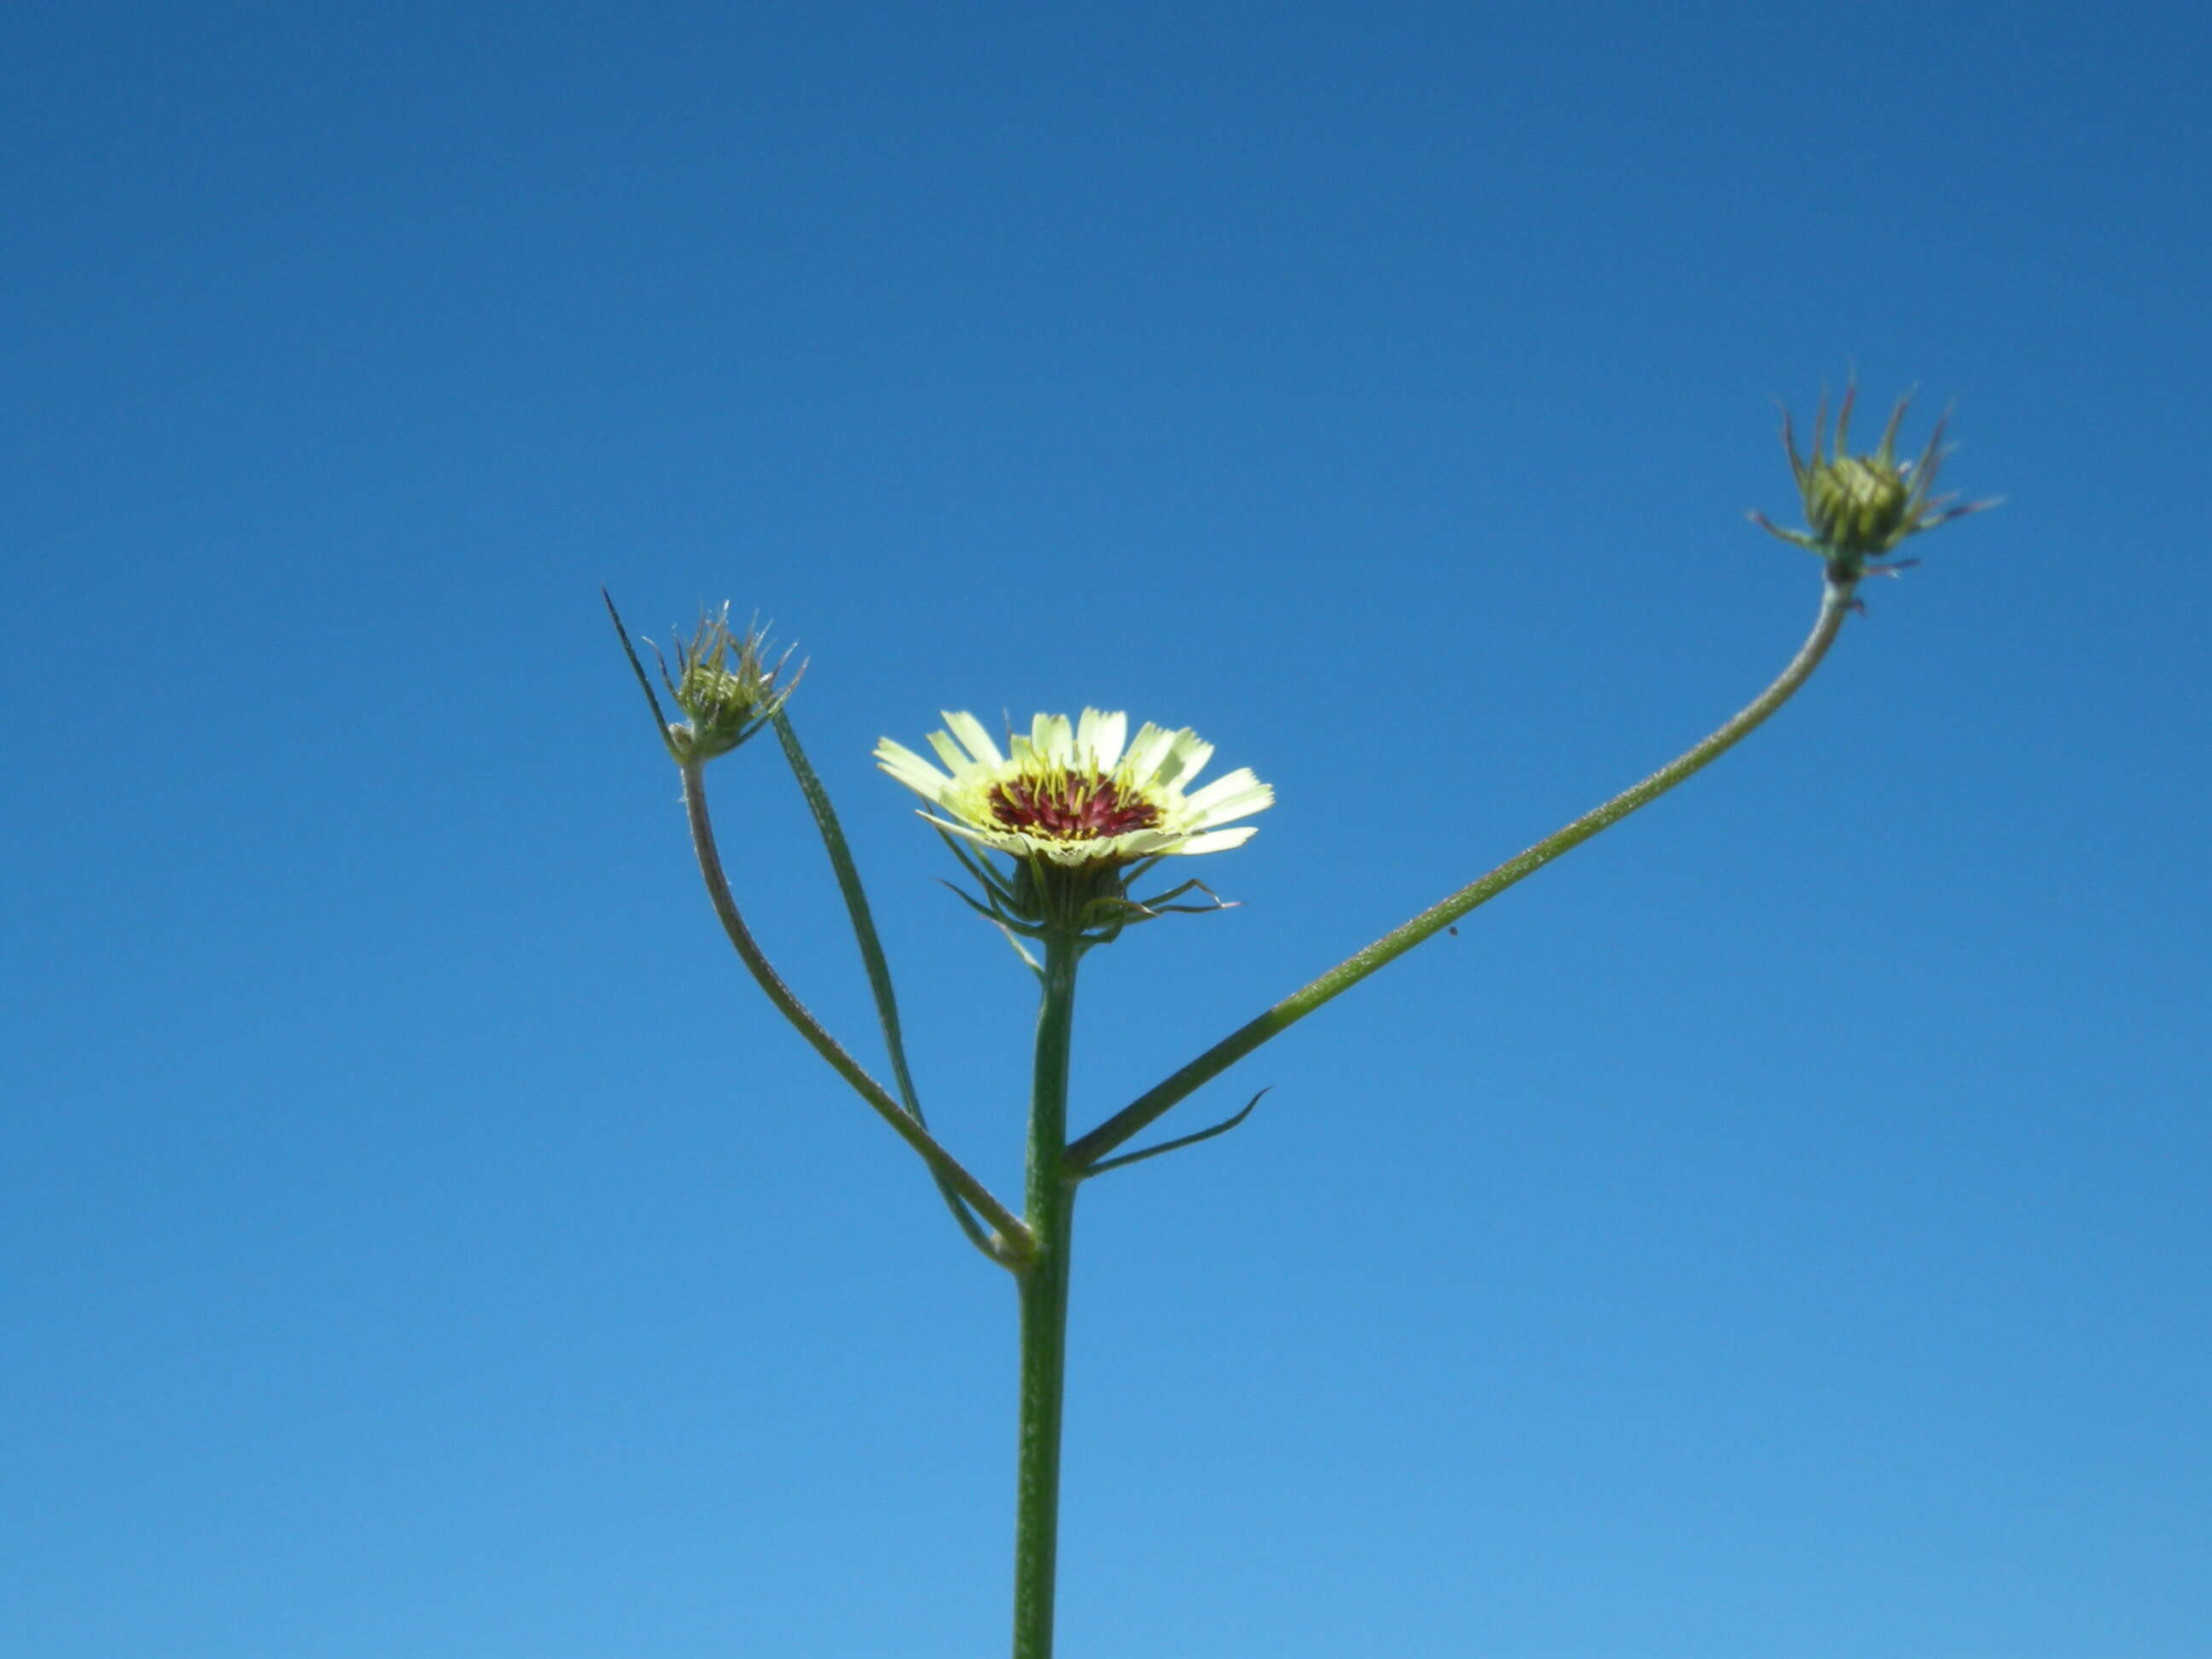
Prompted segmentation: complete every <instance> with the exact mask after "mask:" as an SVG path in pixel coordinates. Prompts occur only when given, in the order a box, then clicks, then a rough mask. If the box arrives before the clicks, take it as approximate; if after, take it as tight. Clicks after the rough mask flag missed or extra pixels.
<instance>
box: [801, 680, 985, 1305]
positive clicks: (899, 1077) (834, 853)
mask: <svg viewBox="0 0 2212 1659" xmlns="http://www.w3.org/2000/svg"><path fill="white" fill-rule="evenodd" d="M775 738H776V741H777V742H778V743H780V744H782V745H783V758H784V761H785V763H786V764H787V765H788V766H789V767H790V768H791V775H792V776H793V778H794V779H796V780H797V781H798V783H799V793H800V794H801V795H803V796H805V799H806V808H807V811H810V812H811V813H812V814H813V815H814V828H815V829H816V831H817V833H818V834H819V835H820V836H821V837H822V845H823V848H824V849H825V850H826V851H827V852H828V853H829V867H830V869H831V870H833V871H835V872H836V876H837V890H838V891H839V892H841V893H842V894H843V895H844V896H845V914H846V915H847V916H848V917H849V918H850V919H851V921H852V923H853V937H854V939H856V940H857V941H859V944H860V966H861V968H862V969H864V970H865V971H866V974H867V976H868V989H869V991H870V992H871V993H872V994H873V995H874V997H875V1000H876V1018H877V1019H878V1022H879V1023H880V1024H882V1026H883V1028H884V1048H885V1050H886V1051H887V1052H888V1053H889V1054H890V1060H891V1081H892V1082H893V1083H895V1084H896V1085H897V1086H898V1094H899V1101H900V1103H901V1104H902V1105H903V1106H904V1107H905V1108H906V1109H907V1114H908V1116H910V1117H912V1118H913V1119H914V1121H915V1122H916V1123H920V1124H922V1125H924V1126H927V1123H928V1122H929V1120H928V1119H927V1117H925V1116H923V1115H922V1111H921V1095H920V1094H918V1093H917V1092H916V1091H915V1086H914V1074H913V1073H911V1072H910V1071H908V1069H907V1063H906V1038H905V1036H904V1035H903V1034H902V1032H901V1030H900V1029H899V1012H898V997H897V994H896V992H895V991H894V990H893V989H892V987H891V969H890V963H888V962H886V961H885V960H884V945H883V940H882V939H879V938H878V937H877V934H876V919H875V916H874V915H873V914H872V912H871V911H870V910H869V908H868V893H867V890H866V888H865V887H863V886H862V885H861V884H860V866H858V865H856V864H854V862H853V849H852V848H851V847H850V846H848V844H847V842H846V840H845V829H844V826H843V825H842V824H841V823H838V822H837V809H836V807H834V806H832V805H830V804H829V791H828V790H827V789H825V788H823V787H822V780H821V779H820V778H819V777H817V776H816V775H815V772H814V768H813V766H812V765H811V763H809V762H808V760H807V758H806V750H805V749H804V748H802V747H800V745H799V733H798V732H796V731H794V730H793V728H792V724H791V720H790V717H789V716H787V714H785V713H784V712H783V710H781V708H779V709H777V710H776V711H775ZM932 1173H933V1174H934V1171H933V1172H932ZM936 1180H937V1190H938V1191H939V1192H940V1193H942V1194H944V1195H945V1206H946V1207H947V1208H948V1209H950V1210H951V1212H952V1218H953V1220H954V1221H956V1222H957V1223H958V1224H959V1225H960V1231H962V1232H963V1233H964V1234H966V1235H967V1237H968V1242H969V1243H971V1244H973V1245H974V1246H975V1248H976V1249H979V1250H981V1251H982V1253H983V1254H984V1255H987V1256H989V1257H990V1258H991V1260H992V1261H996V1262H999V1263H1000V1265H1001V1266H1004V1265H1005V1263H1006V1258H1005V1256H1004V1255H1002V1254H1001V1253H1000V1250H999V1249H998V1247H997V1246H996V1245H995V1244H994V1243H993V1242H992V1240H991V1238H990V1236H989V1235H988V1234H987V1233H986V1232H985V1231H983V1225H982V1224H981V1222H979V1221H977V1220H976V1219H975V1215H974V1213H973V1212H971V1211H970V1210H969V1208H968V1206H967V1205H966V1204H964V1203H963V1202H962V1201H961V1198H960V1194H958V1193H957V1191H955V1190H954V1189H953V1187H952V1184H951V1182H948V1181H947V1180H946V1179H945V1177H944V1176H941V1175H939V1176H936Z"/></svg>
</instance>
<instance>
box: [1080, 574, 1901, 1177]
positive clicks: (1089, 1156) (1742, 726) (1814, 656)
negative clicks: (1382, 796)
mask: <svg viewBox="0 0 2212 1659" xmlns="http://www.w3.org/2000/svg"><path fill="white" fill-rule="evenodd" d="M1854 586H1857V582H1856V580H1855V579H1849V578H1847V579H1844V580H1838V579H1836V578H1835V577H1833V576H1832V577H1831V578H1830V579H1829V580H1828V582H1827V585H1826V586H1825V587H1824V588H1823V590H1822V592H1821V598H1820V616H1819V617H1818V619H1817V620H1816V621H1815V622H1814V624H1813V631H1812V633H1811V634H1810V635H1808V636H1807V638H1806V641H1805V643H1804V644H1803V645H1802V646H1801V647H1798V651H1797V654H1796V656H1795V657H1793V658H1792V659H1790V665H1789V666H1788V667H1787V668H1785V669H1784V670H1783V671H1782V672H1781V674H1780V675H1779V676H1778V678H1776V679H1775V681H1774V683H1773V684H1771V685H1770V686H1768V687H1767V688H1766V690H1764V691H1762V692H1760V693H1759V696H1756V697H1755V698H1753V700H1752V701H1751V702H1749V703H1747V704H1746V705H1745V706H1744V708H1742V709H1741V711H1740V712H1739V713H1737V714H1736V715H1735V718H1733V719H1732V720H1729V722H1728V723H1727V724H1726V725H1725V726H1722V727H1721V728H1720V729H1719V730H1718V731H1717V732H1714V733H1713V734H1712V735H1711V737H1709V738H1706V739H1705V741H1704V742H1702V743H1700V744H1698V745H1697V746H1696V747H1694V748H1692V749H1690V750H1686V751H1685V752H1684V753H1682V754H1681V755H1679V756H1677V757H1675V758H1674V760H1671V761H1669V762H1668V763H1667V764H1666V765H1664V766H1662V767H1661V768H1660V769H1658V770H1657V771H1656V772H1654V773H1653V774H1652V775H1650V777H1648V778H1645V779H1644V781H1642V782H1641V783H1638V784H1636V785H1634V786H1633V787H1630V788H1627V789H1624V790H1622V791H1621V792H1620V793H1619V794H1617V795H1615V796H1614V797H1613V799H1611V800H1609V801H1607V802H1606V803H1605V804H1604V805H1602V806H1598V807H1595V808H1593V809H1592V810H1591V811H1588V812H1585V813H1583V816H1582V817H1578V818H1577V819H1576V820H1575V821H1574V822H1573V823H1570V824H1568V825H1566V826H1565V828H1564V829H1559V830H1558V831H1556V832H1555V833H1553V834H1552V835H1550V836H1546V837H1545V838H1544V839H1543V840H1542V841H1540V842H1537V843H1536V844H1535V845H1534V847H1531V848H1528V850H1527V851H1526V852H1524V853H1522V854H1519V855H1518V856H1516V857H1514V858H1510V859H1508V860H1506V861H1505V862H1504V863H1503V864H1501V865H1499V866H1498V867H1497V868H1496V869H1495V870H1492V872H1490V873H1489V874H1488V875H1486V876H1484V877H1482V878H1480V879H1479V880H1477V881H1474V882H1471V883H1469V884H1468V885H1467V886H1465V887H1462V888H1461V889H1460V890H1458V891H1457V892H1455V893H1454V894H1452V895H1450V896H1449V897H1447V898H1444V899H1442V900H1440V901H1439V902H1437V903H1436V904H1433V905H1431V907H1430V908H1427V909H1425V910H1424V911H1422V912H1421V914H1420V915H1417V916H1415V917H1413V920H1411V921H1407V922H1406V923H1404V924H1403V925H1401V926H1400V927H1394V928H1392V929H1391V930H1390V931H1389V933H1385V934H1383V937H1382V938H1381V939H1376V941H1375V943H1374V944H1372V945H1369V946H1368V947H1367V948H1366V949H1365V950H1364V951H1358V952H1356V953H1355V954H1353V955H1352V956H1350V957H1346V958H1345V960H1344V961H1342V962H1340V963H1338V964H1337V965H1336V966H1335V967H1334V968H1332V969H1329V970H1328V972H1327V973H1325V974H1323V975H1322V976H1321V977H1320V978H1319V979H1316V980H1315V981H1313V982H1312V983H1311V984H1310V985H1308V986H1306V987H1304V988H1303V989H1301V990H1297V991H1293V992H1292V993H1291V994H1290V995H1289V996H1286V997H1285V998H1284V999H1283V1000H1281V1001H1280V1002H1279V1003H1277V1004H1276V1005H1275V1006H1273V1007H1272V1008H1270V1009H1268V1010H1267V1012H1265V1013H1263V1014H1261V1015H1260V1016H1258V1017H1257V1018H1255V1019H1252V1020H1250V1021H1249V1022H1248V1023H1247V1024H1244V1025H1243V1026H1242V1027H1240V1028H1239V1029H1237V1030H1235V1031H1232V1032H1231V1033H1230V1034H1229V1036H1226V1037H1224V1038H1223V1039H1222V1040H1221V1041H1220V1042H1217V1043H1215V1044H1214V1045H1213V1047H1212V1048H1209V1049H1207V1050H1206V1052H1205V1053H1204V1054H1200V1056H1199V1057H1198V1058H1197V1059H1196V1060H1192V1061H1191V1062H1190V1064H1189V1065H1188V1066H1184V1067H1183V1068H1182V1070H1181V1071H1179V1072H1177V1073H1175V1075H1174V1076H1172V1077H1170V1078H1169V1079H1166V1080H1165V1081H1164V1082H1163V1083H1161V1084H1160V1085H1158V1086H1157V1087H1156V1088H1153V1089H1152V1090H1150V1091H1147V1092H1146V1093H1145V1094H1142V1095H1139V1097H1137V1098H1136V1099H1135V1100H1133V1101H1132V1102H1130V1103H1129V1104H1128V1105H1127V1106H1125V1107H1123V1108H1122V1109H1121V1110H1120V1111H1118V1112H1116V1113H1115V1115H1113V1116H1112V1117H1110V1118H1109V1119H1107V1120H1106V1121H1105V1122H1103V1123H1102V1124H1100V1125H1099V1126H1098V1127H1097V1128H1095V1129H1093V1130H1091V1133H1088V1134H1086V1135H1085V1136H1084V1137H1083V1138H1082V1139H1079V1140H1078V1141H1077V1142H1076V1143H1075V1144H1074V1145H1073V1146H1071V1147H1069V1148H1068V1158H1069V1160H1070V1162H1071V1163H1073V1164H1074V1165H1075V1166H1076V1168H1078V1169H1079V1170H1081V1169H1085V1168H1087V1167H1089V1166H1090V1165H1091V1164H1096V1163H1097V1161H1098V1160H1099V1159H1101V1158H1104V1157H1105V1156H1106V1154H1107V1153H1109V1152H1112V1151H1113V1150H1114V1149H1115V1147H1116V1146H1121V1144H1122V1143H1123V1142H1125V1141H1127V1139H1129V1138H1130V1137H1131V1136H1132V1135H1134V1134H1138V1133H1141V1132H1142V1131H1143V1130H1144V1129H1145V1128H1146V1127H1147V1126H1148V1125H1150V1124H1151V1123H1152V1122H1153V1121H1155V1120H1156V1119H1158V1118H1159V1117H1161V1116H1163V1115H1164V1114H1165V1113H1166V1112H1168V1110H1169V1109H1171V1108H1172V1107H1174V1106H1175V1105H1176V1103H1178V1102H1180V1101H1182V1099H1183V1098H1184V1097H1186V1096H1188V1095H1189V1094H1190V1093H1191V1092H1192V1091H1194V1090H1195V1089H1197V1088H1198V1087H1199V1086H1200V1085H1201V1084H1204V1083H1206V1082H1208V1081H1210V1080H1211V1079H1213V1078H1215V1077H1218V1076H1219V1075H1220V1074H1221V1073H1223V1072H1225V1071H1227V1070H1228V1069H1229V1067H1231V1066H1233V1065H1235V1064H1236V1063H1237V1061H1238V1060H1242V1059H1243V1057H1244V1056H1245V1055H1246V1054H1250V1053H1251V1052H1252V1051H1253V1050H1254V1049H1255V1048H1258V1047H1259V1046H1260V1045H1261V1043H1263V1042H1267V1039H1268V1038H1270V1037H1272V1036H1276V1035H1277V1034H1278V1033H1279V1032H1281V1031H1284V1030H1288V1029H1289V1028H1290V1027H1291V1026H1292V1025H1294V1024H1297V1022H1298V1021H1299V1020H1301V1019H1304V1018H1305V1017H1306V1016H1307V1015H1308V1014H1310V1013H1311V1012H1313V1011H1314V1010H1315V1009H1316V1008H1318V1007H1320V1006H1322V1004H1323V1003H1325V1002H1327V1001H1328V1000H1329V999H1330V998H1332V997H1334V996H1338V995H1340V994H1342V993H1344V992H1346V991H1348V990H1350V989H1351V988H1352V987H1353V986H1355V985H1357V984H1358V983H1359V981H1361V980H1363V979H1365V978H1366V977H1367V976H1368V975H1370V974H1371V973H1373V972H1375V971H1376V969H1379V968H1383V967H1387V966H1388V965H1389V963H1393V962H1395V961H1396V960H1397V959H1398V958H1399V957H1401V956H1403V955H1405V954H1406V952H1407V951H1410V950H1412V949H1413V947H1414V946H1415V945H1419V944H1420V943H1421V942H1422V941H1423V940H1424V939H1429V938H1431V937H1432V936H1433V935H1435V934H1436V933H1440V932H1442V931H1443V929H1444V928H1446V927H1449V926H1450V925H1451V924H1452V923H1453V922H1455V921H1458V920H1459V919H1460V918H1461V917H1462V916H1463V915H1466V914H1467V913H1468V911H1470V910H1472V909H1474V908H1475V907H1476V906H1477V905H1479V904H1481V903H1484V902H1486V901H1488V900H1490V899H1493V898H1495V897H1497V896H1498V894H1500V893H1502V892H1504V890H1506V889H1507V888H1509V887H1510V886H1512V885H1513V884H1514V883H1516V882H1517V881H1519V880H1521V879H1522V878H1523V877H1524V876H1530V875H1534V873H1535V872H1537V871H1539V870H1541V869H1542V868H1543V867H1544V866H1546V865H1547V864H1549V863H1550V862H1551V861H1552V860H1553V859H1555V858H1557V857H1559V854H1562V853H1565V852H1567V851H1569V850H1570V849H1571V848H1576V847H1579V846H1580V845H1582V843H1583V842H1586V841H1588V840H1589V838H1590V837H1591V836H1595V835H1596V834H1597V833H1598V832H1599V831H1600V830H1601V829H1607V828H1609V827H1611V826H1612V825H1613V824H1615V823H1620V820H1621V819H1623V818H1625V817H1627V816H1628V815H1629V814H1630V813H1631V812H1633V811H1635V810H1636V809H1637V808H1638V807H1639V806H1642V805H1644V804H1646V803H1647V802H1649V801H1652V800H1656V799H1658V798H1659V797H1660V796H1661V795H1663V794H1665V793H1667V792H1668V790H1669V789H1672V788H1673V787H1674V786H1675V785H1676V784H1678V783H1680V782H1681V781H1683V780H1684V779H1685V778H1687V777H1688V776H1690V775H1692V773H1694V772H1697V771H1699V769H1702V768H1704V767H1705V766H1707V765H1709V764H1711V763H1712V762H1713V761H1716V760H1717V759H1719V758H1720V757H1721V756H1723V755H1724V754H1726V753H1727V752H1728V751H1729V750H1730V749H1733V748H1734V747H1735V745H1736V744H1739V743H1741V742H1742V741H1743V739H1744V738H1747V737H1748V736H1750V735H1751V733H1752V732H1753V731H1754V730H1756V729H1757V728H1758V726H1759V725H1760V723H1761V722H1763V721H1764V720H1765V719H1766V718H1767V716H1768V715H1770V714H1773V713H1774V711H1775V710H1776V709H1778V708H1781V707H1782V705H1783V704H1784V703H1785V702H1789V701H1790V696H1791V694H1793V693H1794V692H1795V691H1796V690H1797V688H1798V687H1799V686H1801V685H1802V684H1804V683H1805V682H1806V681H1807V680H1808V678H1811V677H1812V673H1813V671H1814V669H1815V668H1817V667H1819V666H1820V659H1821V658H1823V657H1825V656H1826V655H1827V653H1828V647H1830V646H1831V645H1832V644H1833V643H1834V642H1835V639H1836V635H1837V633H1838V630H1839V629H1842V627H1843V625H1844V617H1846V616H1848V615H1849V614H1850V608H1851V590H1852V589H1853V587H1854Z"/></svg>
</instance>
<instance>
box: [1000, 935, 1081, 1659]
mask: <svg viewBox="0 0 2212 1659" xmlns="http://www.w3.org/2000/svg"><path fill="white" fill-rule="evenodd" d="M1044 949H1045V957H1044V972H1043V978H1044V993H1043V996H1042V1000H1041V1001H1040V1003H1039V1005H1038V1008H1037V1036H1036V1070H1035V1073H1034V1081H1033V1083H1032V1085H1031V1089H1030V1155H1029V1191H1028V1207H1029V1231H1030V1255H1029V1260H1028V1261H1026V1262H1025V1263H1024V1264H1023V1266H1022V1268H1021V1270H1020V1279H1021V1302H1022V1337H1021V1343H1022V1378H1021V1433H1020V1443H1019V1446H1020V1449H1019V1453H1018V1460H1017V1478H1016V1504H1015V1516H1014V1659H1052V1613H1053V1589H1054V1577H1055V1574H1056V1571H1057V1568H1058V1558H1059V1538H1060V1414H1061V1413H1060V1406H1061V1400H1062V1395H1063V1393H1064V1388H1065V1383H1066V1370H1067V1363H1066V1362H1067V1277H1068V1252H1069V1249H1070V1248H1071V1246H1072V1243H1073V1229H1074V1224H1075V1186H1076V1177H1075V1176H1074V1175H1073V1172H1072V1171H1071V1170H1069V1169H1068V1166H1067V1062H1068V1053H1069V1047H1070V1042H1071V1037H1072V1035H1073V1028H1074V1022H1075V965H1076V963H1077V960H1078V959H1079V957H1080V956H1081V955H1082V951H1083V946H1082V945H1081V943H1080V942H1079V940H1078V939H1076V937H1075V936H1074V935H1073V934H1072V933H1066V932H1061V931H1055V932H1054V933H1049V934H1048V935H1046V937H1045V940H1044Z"/></svg>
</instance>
